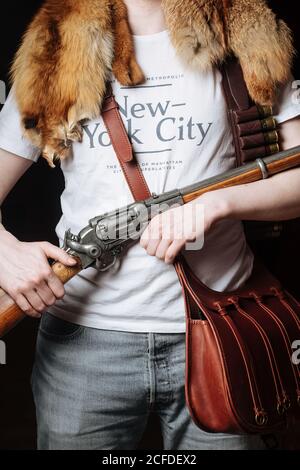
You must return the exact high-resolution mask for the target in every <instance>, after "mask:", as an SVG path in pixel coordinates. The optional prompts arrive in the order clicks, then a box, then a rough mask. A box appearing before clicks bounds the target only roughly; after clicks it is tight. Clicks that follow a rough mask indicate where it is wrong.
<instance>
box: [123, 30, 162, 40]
mask: <svg viewBox="0 0 300 470" xmlns="http://www.w3.org/2000/svg"><path fill="white" fill-rule="evenodd" d="M168 35H169V31H168V30H167V29H164V30H163V31H159V32H158V33H154V34H133V35H132V36H133V38H134V41H136V42H152V41H155V40H160V39H163V38H165V37H168Z"/></svg>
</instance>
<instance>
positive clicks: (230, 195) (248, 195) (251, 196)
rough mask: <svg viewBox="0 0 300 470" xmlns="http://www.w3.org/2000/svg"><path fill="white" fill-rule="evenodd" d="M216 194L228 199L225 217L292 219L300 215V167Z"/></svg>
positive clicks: (222, 190)
mask: <svg viewBox="0 0 300 470" xmlns="http://www.w3.org/2000/svg"><path fill="white" fill-rule="evenodd" d="M215 196H217V197H218V198H220V199H221V200H223V201H225V204H224V207H225V210H224V213H223V217H222V218H230V219H236V220H265V221H268V220H289V219H294V218H297V217H300V168H297V169H294V170H289V171H286V172H284V173H280V174H278V175H276V176H272V177H271V178H269V179H266V180H260V181H257V182H255V183H250V184H245V185H241V186H235V187H230V188H224V189H221V190H218V191H216V194H215Z"/></svg>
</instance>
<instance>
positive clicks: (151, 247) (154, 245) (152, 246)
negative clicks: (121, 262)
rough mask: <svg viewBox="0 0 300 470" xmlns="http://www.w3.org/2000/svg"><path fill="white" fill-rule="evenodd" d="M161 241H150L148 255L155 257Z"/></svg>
mask: <svg viewBox="0 0 300 470" xmlns="http://www.w3.org/2000/svg"><path fill="white" fill-rule="evenodd" d="M160 242H161V240H150V241H149V243H148V246H147V253H148V255H150V256H155V253H156V250H157V248H158V246H159V244H160Z"/></svg>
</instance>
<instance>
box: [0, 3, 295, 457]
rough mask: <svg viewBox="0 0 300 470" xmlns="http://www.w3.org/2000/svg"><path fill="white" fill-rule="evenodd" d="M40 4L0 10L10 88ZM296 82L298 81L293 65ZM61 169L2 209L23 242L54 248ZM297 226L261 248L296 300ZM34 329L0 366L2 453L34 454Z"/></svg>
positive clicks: (15, 339)
mask: <svg viewBox="0 0 300 470" xmlns="http://www.w3.org/2000/svg"><path fill="white" fill-rule="evenodd" d="M41 3H42V2H41V1H40V0H26V2H16V1H15V0H10V1H6V2H5V3H2V4H1V10H0V15H1V29H0V80H3V81H5V82H6V83H8V79H7V72H8V69H9V65H10V63H11V60H12V57H13V54H14V52H15V51H16V48H17V46H18V44H19V42H20V38H21V35H22V33H23V31H24V29H25V27H26V25H27V24H28V22H29V20H30V18H31V17H32V15H33V14H34V12H35V11H36V9H37V8H38V7H39V6H40V4H41ZM270 4H271V6H272V7H273V8H274V10H276V12H277V13H278V14H280V16H282V17H283V18H284V19H285V20H286V21H287V22H288V24H289V25H290V26H291V28H292V29H293V30H294V33H295V39H296V48H297V49H298V50H300V47H299V45H300V34H299V33H298V31H297V11H296V8H297V7H296V2H294V1H293V0H285V1H284V2H278V1H275V0H273V1H270ZM294 76H295V78H298V77H300V69H299V63H298V61H297V60H296V63H295V69H294ZM63 184H64V182H63V177H62V175H61V172H60V170H59V169H55V170H50V169H49V168H48V166H47V165H46V163H44V161H40V162H38V163H37V164H36V165H33V167H32V168H31V169H30V171H29V172H28V173H27V174H26V175H25V176H24V177H23V178H22V180H21V181H20V182H19V183H18V184H17V185H16V187H15V188H14V190H13V191H12V192H11V194H10V195H9V197H8V198H7V200H6V201H5V204H4V206H3V215H4V224H5V226H6V228H7V229H8V230H10V231H11V232H12V233H14V234H15V235H16V236H17V237H18V238H20V239H22V240H24V241H36V240H49V241H51V242H52V243H56V236H55V231H54V228H55V226H56V223H57V222H58V220H59V217H60V204H59V196H60V193H61V191H62V190H63ZM297 239H298V231H297V224H295V223H291V224H290V225H289V227H288V230H287V231H286V233H285V234H284V235H283V237H282V238H281V240H280V241H276V242H275V241H274V242H272V246H271V248H270V247H269V245H267V244H266V243H265V244H264V245H261V246H260V251H261V253H263V254H264V257H265V259H266V261H267V263H268V264H269V265H270V267H272V269H273V271H274V272H275V273H276V274H277V275H278V276H279V277H281V278H282V279H283V280H284V281H285V283H286V284H287V285H288V287H289V288H290V289H291V290H292V291H293V292H294V294H295V295H297V296H299V294H300V291H298V290H299V287H298V279H299V275H297V272H296V267H297V265H298V266H299V261H300V248H299V247H298V245H297ZM36 330H37V323H36V322H35V321H32V320H29V319H28V320H26V321H24V322H23V323H22V324H21V325H19V326H18V327H17V328H16V329H15V330H14V331H13V332H11V333H10V334H9V335H8V336H7V337H6V338H5V340H6V344H7V365H6V366H0V449H34V448H35V434H36V429H35V417H34V407H33V402H32V396H31V391H30V372H31V367H32V362H33V355H34V345H35V338H36ZM158 431H159V429H158V423H157V419H156V417H155V416H151V417H150V422H149V426H148V429H147V431H146V433H145V435H144V436H143V439H142V442H141V448H143V449H146V448H147V449H151V448H152V449H159V448H160V446H161V438H160V434H159V432H158Z"/></svg>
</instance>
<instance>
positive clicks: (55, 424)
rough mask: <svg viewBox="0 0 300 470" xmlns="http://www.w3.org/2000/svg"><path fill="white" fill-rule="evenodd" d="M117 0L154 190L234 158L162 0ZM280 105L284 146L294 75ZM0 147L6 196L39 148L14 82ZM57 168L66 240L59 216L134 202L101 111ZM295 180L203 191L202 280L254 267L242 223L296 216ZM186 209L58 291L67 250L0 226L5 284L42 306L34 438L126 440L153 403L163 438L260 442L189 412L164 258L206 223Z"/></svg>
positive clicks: (217, 108)
mask: <svg viewBox="0 0 300 470" xmlns="http://www.w3.org/2000/svg"><path fill="white" fill-rule="evenodd" d="M125 3H126V6H127V9H128V17H129V23H130V27H131V31H132V33H133V40H134V47H135V53H136V57H137V61H138V63H139V65H140V66H141V69H142V70H143V73H144V74H145V77H146V80H145V84H144V85H143V86H136V87H130V86H129V87H128V86H120V84H119V83H118V81H117V80H116V79H115V77H111V79H112V85H113V90H114V93H115V96H116V99H117V101H118V103H119V105H120V110H121V116H122V119H123V121H124V123H125V125H126V128H127V131H128V133H129V135H130V138H131V141H132V144H133V147H134V150H135V154H136V156H137V159H138V162H139V164H140V166H141V168H142V170H143V173H144V175H145V178H146V181H147V183H148V185H149V187H150V189H151V191H153V192H156V193H162V192H164V191H167V190H171V189H174V188H175V187H178V186H180V187H182V186H184V185H186V184H190V183H193V182H196V181H199V180H201V179H204V178H205V177H208V176H212V175H214V174H217V173H219V172H221V171H224V170H226V169H229V168H231V167H233V166H234V164H235V157H234V151H233V145H232V136H231V133H230V128H229V123H228V120H227V115H226V104H225V99H224V96H223V93H222V89H221V75H220V73H219V71H218V70H217V69H216V68H215V67H210V68H208V69H207V71H202V70H201V71H199V70H197V69H195V68H189V67H187V66H186V65H185V63H184V62H183V61H181V60H179V58H178V57H177V55H176V54H175V50H174V46H173V44H172V42H171V40H170V36H169V32H168V30H167V29H166V24H165V15H164V10H163V9H162V2H161V1H160V0H125ZM164 3H168V2H164ZM169 3H170V2H169ZM278 105H279V111H278V114H277V116H276V118H277V122H278V123H279V124H280V135H281V140H282V147H283V148H290V147H293V146H295V145H299V144H300V137H299V136H300V119H299V118H298V117H297V116H299V115H300V105H299V104H293V102H292V89H291V84H290V83H288V84H287V85H286V86H285V87H284V89H282V91H281V95H280V97H279V99H278ZM0 148H1V151H0V152H1V153H0V202H1V203H2V202H3V200H4V199H5V197H6V196H7V194H8V193H9V191H10V190H11V189H12V187H13V186H14V184H15V183H16V182H17V180H18V179H19V178H20V177H21V176H22V175H23V173H24V172H25V171H26V170H27V169H28V168H29V167H30V166H31V164H32V162H33V161H36V160H37V158H38V155H39V154H40V150H39V149H37V148H36V147H35V146H33V145H32V144H31V143H30V142H29V141H28V140H27V139H24V138H22V129H21V126H20V113H19V110H18V107H17V104H16V100H15V98H14V94H13V93H11V94H10V96H9V98H8V100H7V102H6V104H5V106H4V109H3V111H2V113H1V117H0ZM62 170H63V172H64V176H65V181H66V188H65V191H64V193H63V195H62V209H63V217H62V219H61V221H60V223H59V225H58V227H57V233H58V236H59V239H60V242H62V238H63V235H64V232H65V230H66V229H67V228H69V227H71V229H72V231H73V232H75V233H76V232H78V231H79V230H80V229H81V228H82V227H83V226H85V225H86V223H87V221H88V220H89V219H90V218H92V217H94V216H96V215H98V214H101V213H103V212H106V211H109V210H111V209H114V208H116V207H121V206H124V205H125V204H127V203H129V202H131V201H132V198H131V195H130V192H129V189H128V187H127V185H126V182H125V180H124V176H123V174H122V172H121V169H120V167H119V165H118V164H117V160H116V156H115V153H114V151H113V148H112V145H111V141H110V139H109V136H108V134H107V132H106V129H105V127H104V124H103V121H102V119H101V118H100V116H98V117H97V118H95V119H93V120H89V121H88V122H86V123H85V124H84V127H83V141H82V143H78V142H76V143H74V144H73V155H72V156H70V157H68V158H66V159H65V160H63V161H62ZM299 182H300V170H299V169H295V170H292V171H289V172H287V173H283V174H280V175H278V176H276V177H273V178H271V179H269V180H266V181H259V182H256V183H252V184H248V185H244V186H238V187H234V188H227V189H221V190H218V191H214V192H212V193H208V194H206V195H204V196H202V197H201V198H200V199H199V200H197V202H196V203H197V204H198V205H200V206H201V207H202V208H204V219H205V220H204V232H205V245H204V248H203V249H202V250H200V251H198V252H194V251H193V252H187V253H186V256H187V258H188V260H189V262H190V263H191V264H192V266H193V268H194V269H195V271H196V272H197V274H198V276H199V277H200V278H201V280H202V281H203V282H204V283H205V284H206V285H208V286H209V287H211V288H213V289H215V290H219V291H224V290H233V289H235V288H237V287H239V286H240V285H242V284H243V283H244V282H245V281H246V280H247V279H248V277H249V276H250V274H251V270H252V262H253V255H252V253H251V251H250V249H249V248H248V246H247V244H246V241H245V237H244V233H243V229H242V224H241V222H240V221H241V220H244V219H248V220H285V219H290V218H295V217H298V216H300V204H299V202H300V184H299ZM196 203H192V204H196ZM183 211H184V209H183V208H176V209H172V215H173V216H174V217H170V218H163V217H161V216H158V217H156V218H155V219H154V220H153V221H152V222H151V223H150V224H149V226H148V228H147V229H146V231H145V232H144V234H143V236H142V239H141V243H140V244H136V245H135V246H133V247H132V248H131V249H130V250H129V251H128V253H126V255H125V256H124V258H123V259H122V262H121V264H120V265H118V266H115V267H114V268H113V269H111V270H110V271H109V272H107V273H98V272H96V271H95V270H93V269H88V270H87V271H85V272H83V273H81V274H80V275H78V276H77V277H76V278H74V279H73V280H72V281H71V282H70V283H69V284H68V285H67V286H66V288H65V291H64V287H63V285H62V283H61V282H60V281H59V280H58V278H57V277H56V276H55V275H54V274H53V273H52V271H51V269H50V267H49V265H48V261H47V258H48V257H51V258H54V259H56V260H59V261H61V262H62V263H64V264H67V265H72V264H73V263H74V261H73V260H72V258H70V257H69V256H68V255H67V254H66V253H65V252H64V251H63V250H61V249H60V248H57V247H54V246H52V245H50V244H48V243H46V242H41V243H23V242H20V241H18V240H17V239H16V238H15V237H14V236H13V235H12V234H10V233H8V232H7V231H6V230H5V228H4V227H3V226H2V227H1V230H0V266H1V270H0V285H1V286H2V287H3V289H4V290H5V291H6V292H8V293H9V294H10V295H11V296H12V297H13V298H14V300H15V301H16V302H17V303H18V305H19V306H20V307H21V308H22V310H24V311H25V312H26V313H27V314H28V315H30V316H33V317H40V316H41V314H42V313H43V312H47V313H44V314H43V315H42V319H41V324H40V330H39V336H38V342H37V353H36V362H35V366H34V370H33V377H32V384H33V392H34V398H35V403H36V408H37V420H38V447H39V448H40V449H119V450H120V449H133V448H135V447H136V446H137V445H138V442H139V440H140V438H141V435H142V433H143V430H144V429H145V426H146V423H147V418H148V415H149V412H150V411H151V410H155V411H156V412H157V414H158V415H159V417H160V420H161V426H162V433H163V439H164V447H165V449H194V450H196V449H261V448H264V445H263V441H262V440H261V439H260V437H259V436H252V437H251V436H232V435H223V434H209V433H206V432H204V431H202V430H200V429H199V428H198V427H196V425H195V424H194V423H193V422H192V419H191V417H190V415H189V412H188V410H187V407H186V404H185V397H184V368H185V316H184V305H183V299H182V295H181V289H180V286H179V283H178V279H177V277H176V273H175V271H174V269H173V267H172V262H173V261H174V259H175V257H176V256H177V254H178V253H179V252H180V251H181V250H182V249H183V248H184V247H185V244H186V242H187V241H190V240H193V239H195V238H196V237H197V236H199V235H201V233H199V232H195V231H194V230H193V229H191V231H190V233H186V231H185V232H183V231H182V230H180V229H181V228H182V220H183V219H184V224H185V225H188V226H190V227H193V222H194V221H193V220H187V217H186V215H185V217H184V216H183ZM192 213H193V211H190V212H189V214H192ZM189 217H191V215H189ZM178 233H182V235H181V238H178ZM149 255H150V256H149Z"/></svg>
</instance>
